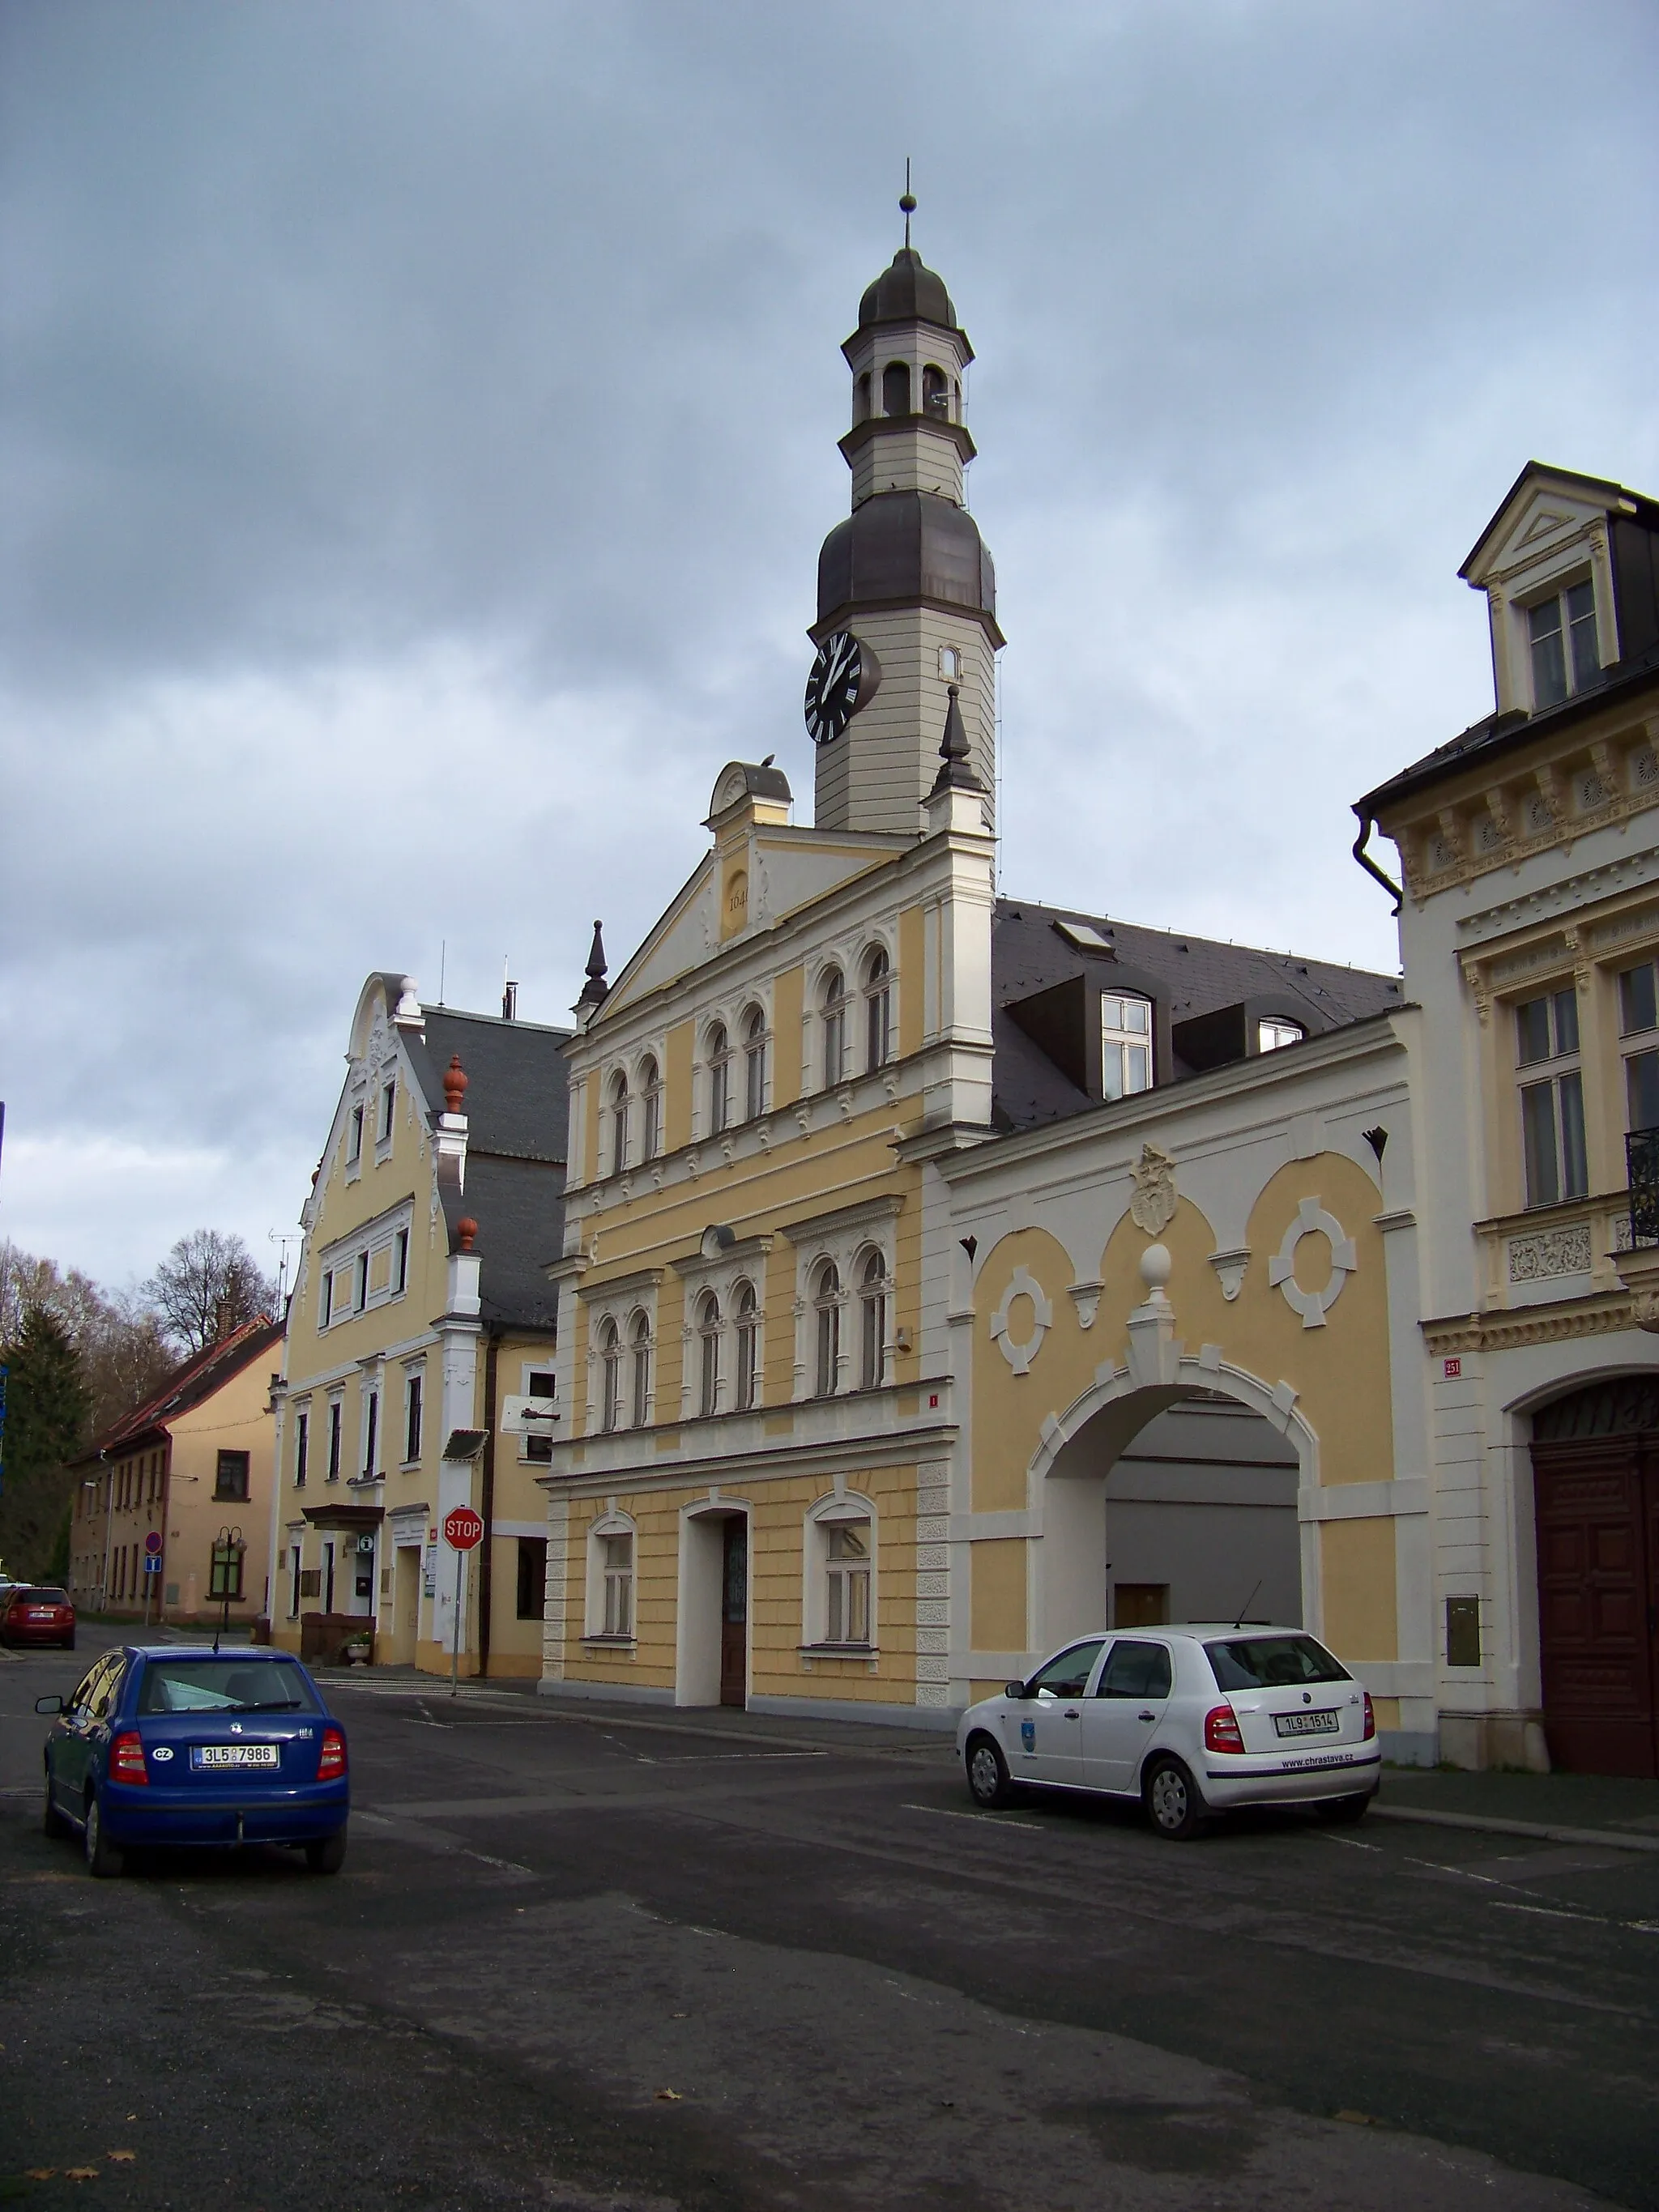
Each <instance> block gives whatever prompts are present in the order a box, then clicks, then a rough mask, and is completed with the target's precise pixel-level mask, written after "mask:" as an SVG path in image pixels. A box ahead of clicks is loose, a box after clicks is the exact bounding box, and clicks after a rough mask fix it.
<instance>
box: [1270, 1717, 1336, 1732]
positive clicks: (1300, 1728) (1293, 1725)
mask: <svg viewBox="0 0 1659 2212" xmlns="http://www.w3.org/2000/svg"><path fill="white" fill-rule="evenodd" d="M1341 1725H1342V1719H1341V1716H1340V1714H1339V1713H1333V1712H1323V1713H1275V1714H1274V1715H1273V1726H1274V1728H1275V1729H1278V1731H1279V1735H1335V1734H1336V1732H1337V1730H1338V1729H1340V1727H1341Z"/></svg>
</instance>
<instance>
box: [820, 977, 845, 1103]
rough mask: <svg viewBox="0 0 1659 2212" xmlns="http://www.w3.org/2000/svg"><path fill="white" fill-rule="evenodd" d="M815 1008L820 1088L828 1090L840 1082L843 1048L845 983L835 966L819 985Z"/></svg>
mask: <svg viewBox="0 0 1659 2212" xmlns="http://www.w3.org/2000/svg"><path fill="white" fill-rule="evenodd" d="M818 1008H819V1014H820V1018H821V1019H822V1021H823V1087H824V1089H825V1090H826V1091H832V1090H834V1088H835V1086H836V1084H838V1083H839V1082H840V1081H841V1077H842V1064H843V1061H844V1060H845V1056H846V1050H847V985H846V983H845V981H843V980H842V972H841V970H840V969H839V968H832V969H830V970H829V974H828V975H826V976H825V977H824V979H823V983H822V984H821V985H820V986H819V989H818Z"/></svg>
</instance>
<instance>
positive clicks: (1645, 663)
mask: <svg viewBox="0 0 1659 2212" xmlns="http://www.w3.org/2000/svg"><path fill="white" fill-rule="evenodd" d="M1656 676H1659V646H1650V647H1648V649H1647V650H1646V651H1645V652H1644V653H1632V654H1630V655H1628V656H1627V657H1626V659H1623V660H1615V661H1613V662H1612V663H1611V664H1610V665H1608V666H1607V667H1606V668H1604V669H1603V670H1602V671H1601V675H1600V676H1599V677H1598V678H1597V679H1596V680H1595V683H1593V684H1589V685H1588V686H1586V688H1585V689H1584V690H1582V691H1575V692H1573V693H1572V694H1571V696H1570V697H1568V698H1565V699H1564V700H1562V702H1561V703H1560V704H1559V706H1556V707H1547V708H1545V709H1544V710H1543V712H1542V713H1541V714H1524V713H1522V710H1521V709H1520V708H1518V707H1516V708H1510V712H1509V713H1508V714H1486V715H1484V716H1483V717H1482V718H1481V720H1480V721H1478V722H1471V723H1470V725H1469V726H1468V729H1467V730H1461V731H1460V732H1458V734H1457V735H1456V736H1455V738H1451V739H1450V740H1449V742H1448V743H1447V744H1443V745H1437V746H1436V748H1435V750H1433V751H1432V752H1431V753H1425V754H1424V756H1423V757H1422V759H1421V760H1419V761H1413V763H1412V765H1411V766H1410V767H1409V768H1403V769H1401V770H1400V772H1399V774H1398V775H1391V776H1390V777H1389V780H1388V781H1387V782H1386V783H1379V784H1378V785H1377V787H1376V790H1375V791H1370V792H1367V793H1366V794H1365V796H1364V799H1356V800H1355V801H1354V810H1353V811H1354V812H1355V813H1356V814H1357V815H1358V817H1359V818H1360V819H1361V821H1362V822H1363V821H1366V820H1369V819H1370V817H1373V816H1375V815H1376V814H1379V813H1380V812H1381V811H1383V809H1384V808H1385V807H1387V806H1389V805H1394V804H1395V803H1397V802H1398V801H1399V800H1401V799H1409V798H1411V797H1412V796H1413V794H1414V793H1417V792H1419V791H1424V790H1427V789H1429V788H1431V787H1432V786H1433V785H1434V784H1435V783H1437V781H1439V780H1440V778H1441V777H1442V776H1446V775H1455V774H1458V773H1460V772H1461V771H1462V769H1466V768H1468V767H1469V766H1470V765H1471V763H1475V764H1477V765H1484V764H1485V763H1486V761H1489V760H1492V759H1497V758H1501V757H1502V756H1503V755H1504V754H1505V753H1510V752H1514V751H1516V750H1518V749H1519V748H1520V747H1521V746H1522V745H1524V744H1529V743H1530V742H1531V740H1532V739H1533V738H1538V737H1549V736H1552V735H1553V733H1554V732H1556V731H1557V730H1559V729H1565V728H1567V727H1570V726H1571V724H1573V723H1574V722H1578V721H1583V720H1584V719H1585V718H1586V717H1587V716H1589V715H1590V714H1598V713H1599V712H1600V711H1601V708H1603V707H1605V706H1607V704H1608V702H1610V701H1613V700H1617V699H1618V698H1620V696H1623V695H1624V694H1625V693H1626V692H1629V691H1635V690H1640V689H1641V687H1642V686H1643V685H1644V684H1650V683H1651V682H1652V681H1653V679H1654V678H1655V677H1656Z"/></svg>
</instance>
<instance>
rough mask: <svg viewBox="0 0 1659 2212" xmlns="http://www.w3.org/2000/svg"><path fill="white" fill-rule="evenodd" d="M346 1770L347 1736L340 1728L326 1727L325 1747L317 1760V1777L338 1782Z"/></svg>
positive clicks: (321, 1780)
mask: <svg viewBox="0 0 1659 2212" xmlns="http://www.w3.org/2000/svg"><path fill="white" fill-rule="evenodd" d="M345 1771H346V1758H345V1738H344V1737H343V1735H341V1734H340V1731H339V1729H324V1730H323V1748H322V1751H321V1753H320V1754H319V1758H318V1760H317V1779H318V1780H319V1782H337V1781H338V1780H339V1778H340V1777H341V1776H342V1775H343V1773H344V1772H345Z"/></svg>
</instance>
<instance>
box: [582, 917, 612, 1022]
mask: <svg viewBox="0 0 1659 2212" xmlns="http://www.w3.org/2000/svg"><path fill="white" fill-rule="evenodd" d="M610 988H611V986H610V985H609V984H608V983H607V982H606V981H605V937H604V934H603V933H602V930H601V927H600V925H599V923H598V922H597V921H596V922H595V923H594V925H593V942H592V945H591V946H590V947H589V949H588V955H587V981H586V982H585V983H584V984H583V985H582V989H581V996H580V998H579V999H578V1000H577V1001H576V1012H578V1013H580V1012H581V1010H582V1008H583V1007H584V1006H598V1005H599V1003H600V1002H601V1000H603V999H604V998H605V994H606V993H607V992H608V991H609V990H610Z"/></svg>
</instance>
